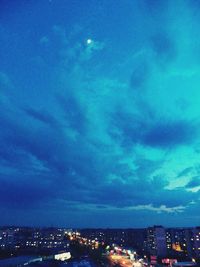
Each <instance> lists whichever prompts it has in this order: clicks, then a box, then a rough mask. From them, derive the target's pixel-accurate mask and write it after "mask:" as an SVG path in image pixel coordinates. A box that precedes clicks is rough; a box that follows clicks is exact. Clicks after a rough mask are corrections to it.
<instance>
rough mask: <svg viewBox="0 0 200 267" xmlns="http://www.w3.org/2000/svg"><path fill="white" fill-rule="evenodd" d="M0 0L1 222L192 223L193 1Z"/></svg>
mask: <svg viewBox="0 0 200 267" xmlns="http://www.w3.org/2000/svg"><path fill="white" fill-rule="evenodd" d="M0 5H1V6H0V42H1V46H0V58H1V63H0V125H1V131H0V185H1V186H0V213H1V214H4V216H3V217H1V222H0V223H1V224H19V225H52V226H69V227H145V226H149V225H153V224H162V225H169V226H195V225H199V223H200V216H199V209H200V176H199V173H200V161H199V159H200V155H199V154H200V138H199V136H200V119H199V118H200V108H199V106H200V88H199V86H200V64H199V62H200V35H199V23H200V6H199V3H198V1H182V0H180V1H179V0H177V1H156V0H154V1H153V0H148V1H147V0H146V1H145V0H138V1H137V0H135V1H131V0H125V1H124V0H123V1H122V0H118V1H114V0H109V1H107V0H102V1H97V0H90V1H89V0H84V1H80V0H73V1H72V0H51V1H47V0H41V1H33V0H29V1H25V0H24V1H22V0H19V1H5V0H3V1H1V4H0Z"/></svg>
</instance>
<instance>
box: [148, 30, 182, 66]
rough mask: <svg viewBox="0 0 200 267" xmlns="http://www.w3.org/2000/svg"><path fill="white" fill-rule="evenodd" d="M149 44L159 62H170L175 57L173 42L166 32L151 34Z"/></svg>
mask: <svg viewBox="0 0 200 267" xmlns="http://www.w3.org/2000/svg"><path fill="white" fill-rule="evenodd" d="M151 45H152V49H153V51H154V52H155V55H156V57H157V60H158V61H159V62H162V61H163V62H170V61H172V60H173V59H174V58H175V57H176V54H177V52H176V48H175V44H174V43H173V41H172V39H171V38H170V37H169V35H168V33H166V32H159V33H157V34H155V35H154V36H152V38H151Z"/></svg>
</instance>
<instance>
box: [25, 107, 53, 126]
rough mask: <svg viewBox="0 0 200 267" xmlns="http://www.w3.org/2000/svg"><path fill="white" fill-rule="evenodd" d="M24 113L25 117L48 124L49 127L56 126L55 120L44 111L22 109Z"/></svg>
mask: <svg viewBox="0 0 200 267" xmlns="http://www.w3.org/2000/svg"><path fill="white" fill-rule="evenodd" d="M24 111H25V112H26V114H27V115H29V116H31V117H32V118H34V119H35V120H38V121H40V122H43V123H46V124H49V125H56V123H57V122H56V120H55V118H54V117H53V116H52V115H50V114H49V113H47V112H46V111H45V110H43V111H42V110H36V109H34V108H30V107H28V108H24Z"/></svg>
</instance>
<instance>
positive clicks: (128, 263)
mask: <svg viewBox="0 0 200 267" xmlns="http://www.w3.org/2000/svg"><path fill="white" fill-rule="evenodd" d="M109 260H110V262H111V264H112V265H116V264H118V265H120V266H122V267H142V264H141V263H140V262H139V261H132V260H130V259H129V258H128V257H127V256H124V255H115V254H114V255H110V256H109Z"/></svg>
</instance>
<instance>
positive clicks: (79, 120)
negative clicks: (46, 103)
mask: <svg viewBox="0 0 200 267" xmlns="http://www.w3.org/2000/svg"><path fill="white" fill-rule="evenodd" d="M56 99H57V101H58V103H59V104H60V107H61V108H62V111H63V113H64V118H65V120H66V122H67V124H68V126H69V127H71V128H73V129H75V130H76V131H78V132H79V133H81V134H83V133H84V130H85V127H86V117H85V112H84V109H83V108H82V107H81V105H80V104H79V103H78V102H77V100H76V98H75V97H73V95H70V96H69V95H67V96H66V97H64V96H62V95H57V96H56Z"/></svg>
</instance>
